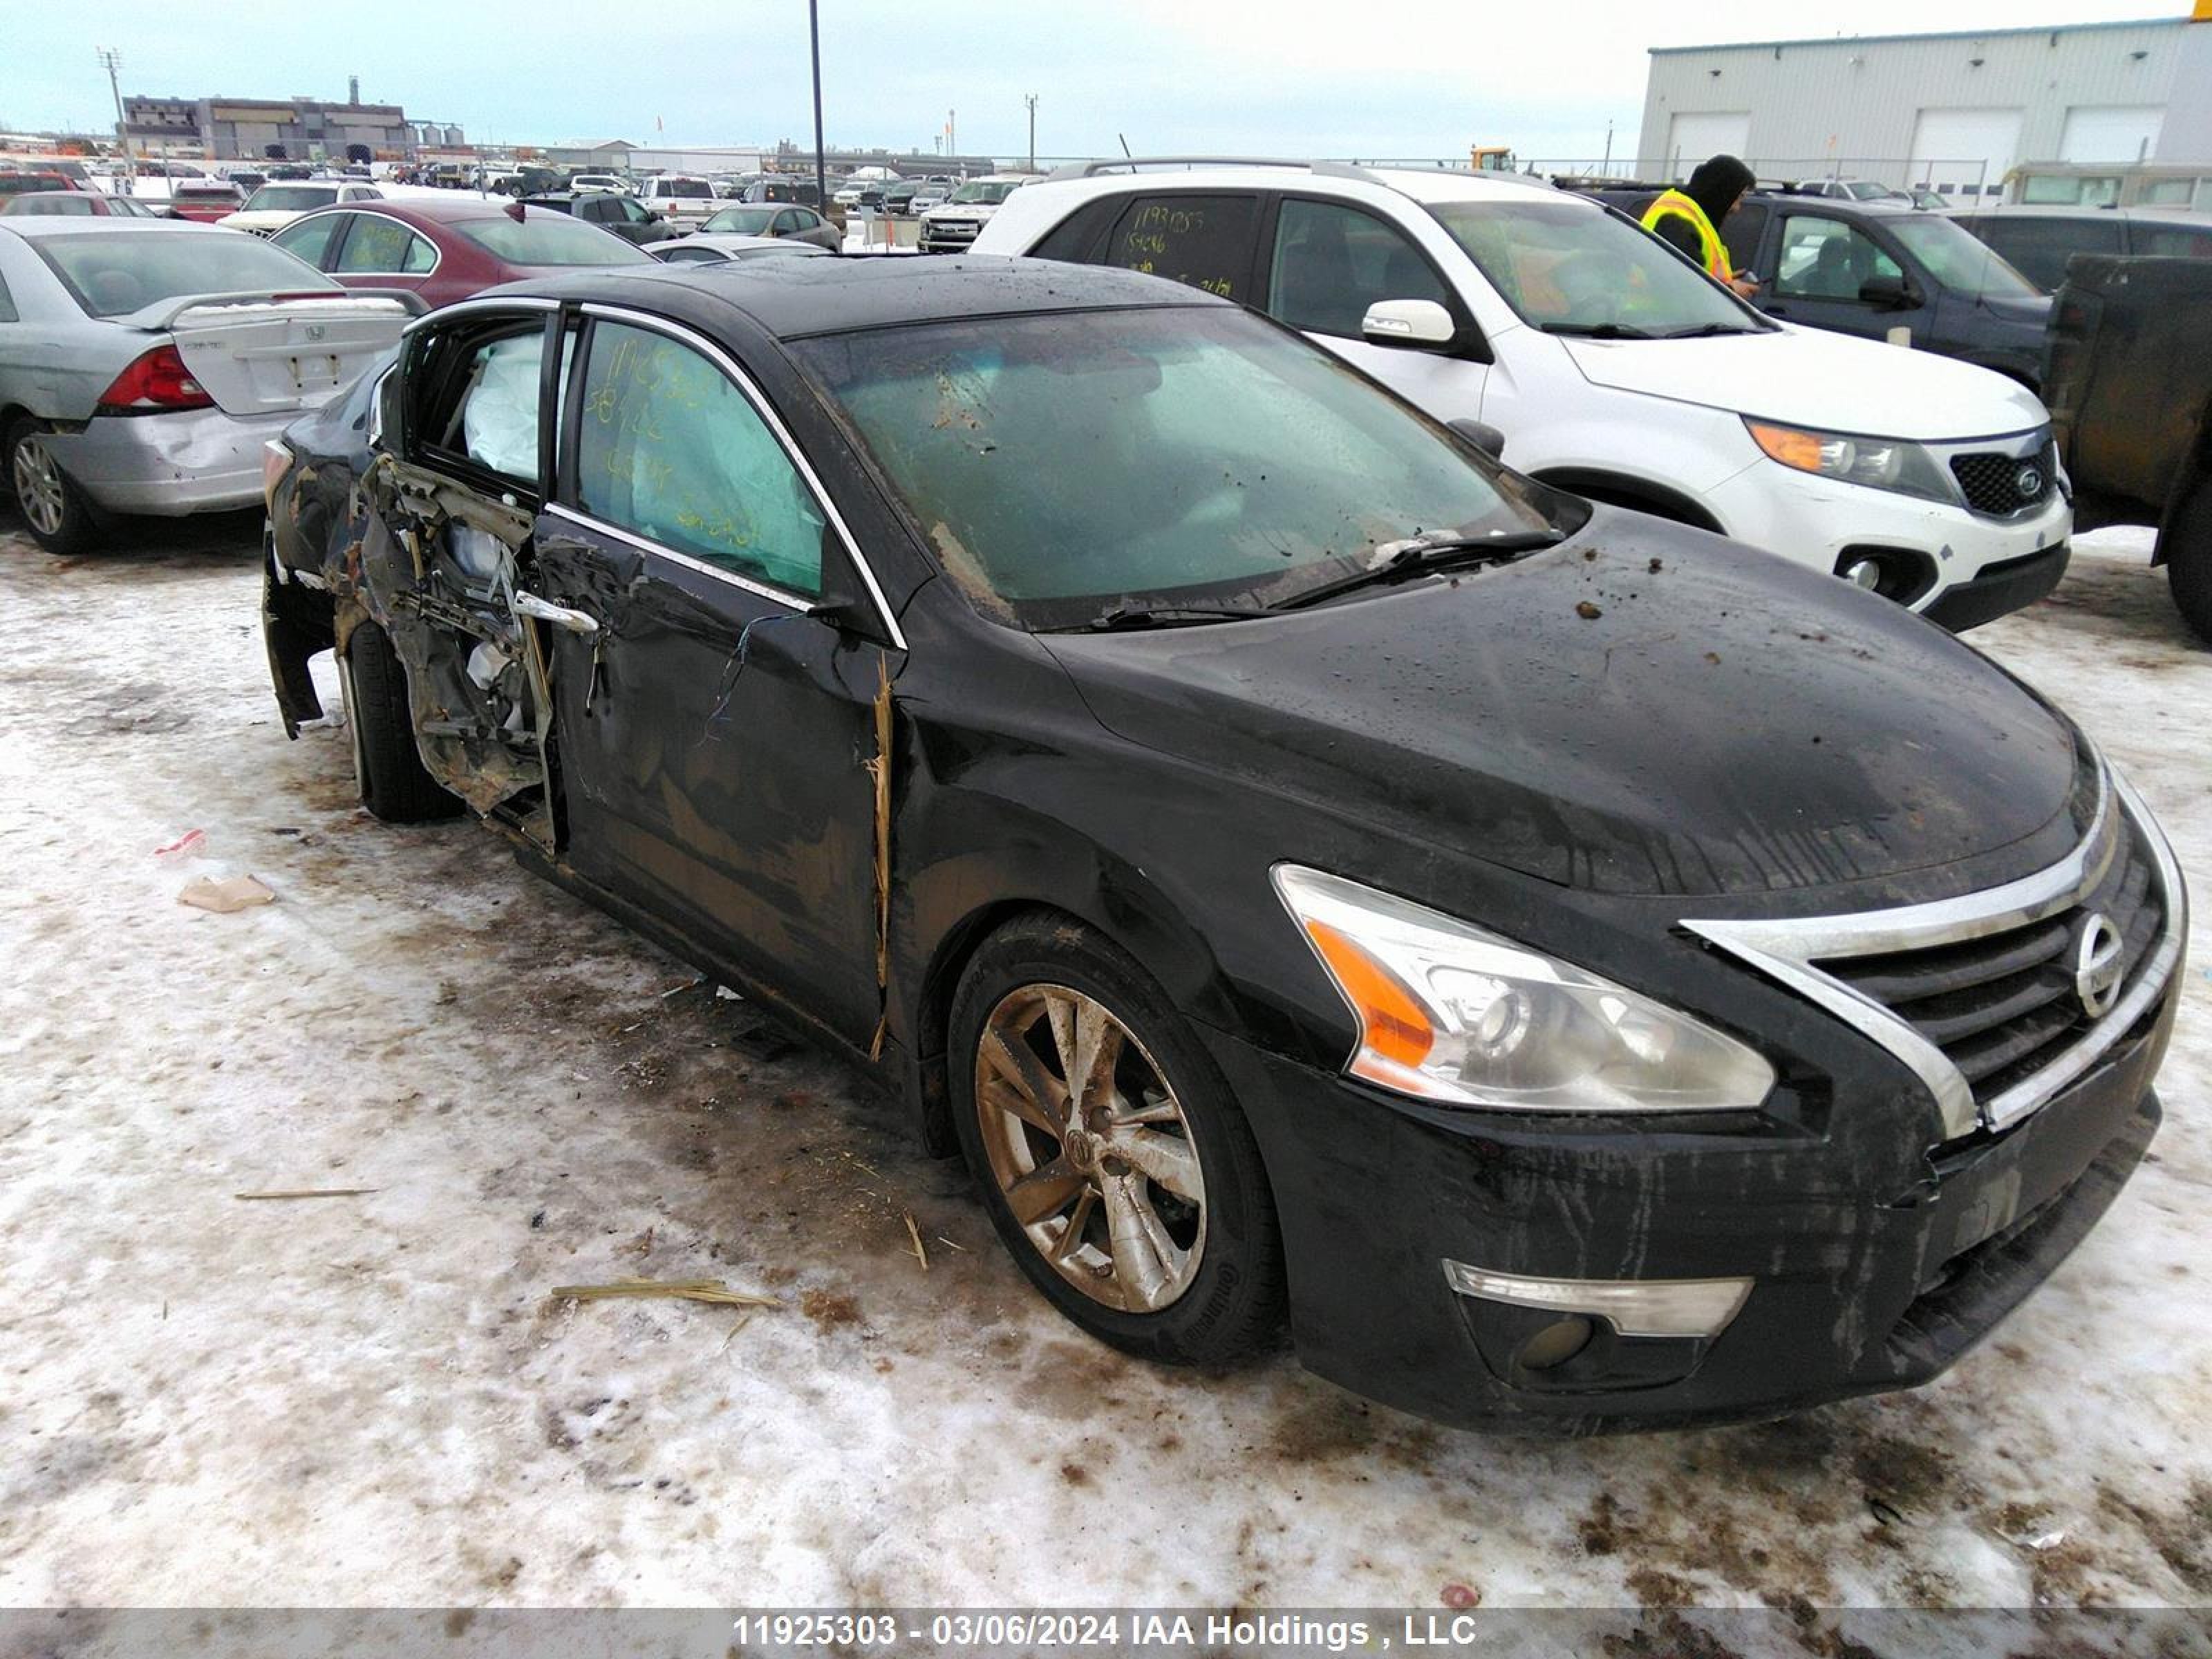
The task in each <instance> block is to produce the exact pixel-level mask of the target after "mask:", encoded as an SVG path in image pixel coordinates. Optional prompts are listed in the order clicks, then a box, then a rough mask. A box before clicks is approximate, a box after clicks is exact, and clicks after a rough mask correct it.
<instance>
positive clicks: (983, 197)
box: [947, 179, 1020, 202]
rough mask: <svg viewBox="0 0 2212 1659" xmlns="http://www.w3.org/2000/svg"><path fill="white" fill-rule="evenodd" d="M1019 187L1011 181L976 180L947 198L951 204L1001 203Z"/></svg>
mask: <svg viewBox="0 0 2212 1659" xmlns="http://www.w3.org/2000/svg"><path fill="white" fill-rule="evenodd" d="M1019 188H1020V186H1019V185H1016V184H1014V183H1012V181H1011V180H1005V179H989V180H985V179H977V180H975V182H974V183H972V184H965V185H961V186H960V188H959V189H957V190H956V191H953V192H952V194H951V196H950V197H948V198H947V199H948V200H950V201H953V202H1003V201H1005V200H1006V197H1009V196H1012V194H1013V193H1014V191H1016V190H1018V189H1019Z"/></svg>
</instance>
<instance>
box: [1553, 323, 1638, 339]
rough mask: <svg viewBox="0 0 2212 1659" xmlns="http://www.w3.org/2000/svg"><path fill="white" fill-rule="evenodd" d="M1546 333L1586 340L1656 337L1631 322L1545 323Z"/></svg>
mask: <svg viewBox="0 0 2212 1659" xmlns="http://www.w3.org/2000/svg"><path fill="white" fill-rule="evenodd" d="M1544 332H1545V333H1547V334H1572V335H1577V336H1578V337H1581V338H1583V339H1587V340H1650V339H1656V338H1657V336H1656V335H1654V334H1653V333H1652V332H1651V331H1650V329H1648V328H1638V327H1637V326H1636V325H1635V324H1633V323H1547V324H1545V325H1544Z"/></svg>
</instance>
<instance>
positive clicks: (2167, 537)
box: [2159, 477, 2212, 645]
mask: <svg viewBox="0 0 2212 1659" xmlns="http://www.w3.org/2000/svg"><path fill="white" fill-rule="evenodd" d="M2159 551H2160V553H2162V554H2163V555H2165V556H2166V587H2167V590H2168V591H2169V592H2172V595H2173V603H2174V607H2175V609H2177V610H2179V611H2180V612H2181V619H2182V620H2183V621H2184V622H2185V623H2188V624H2189V625H2190V627H2191V628H2192V629H2195V630H2196V633H2197V638H2199V639H2201V640H2203V641H2205V642H2206V643H2207V644H2208V645H2212V477H2203V478H2199V479H2198V480H2197V483H2196V486H2195V487H2194V488H2193V489H2191V491H2190V492H2189V499H2188V500H2187V501H2184V502H2182V504H2181V506H2180V507H2179V510H2178V511H2176V513H2174V515H2173V518H2172V520H2171V521H2170V522H2169V523H2168V524H2167V525H2166V530H2165V532H2164V533H2163V534H2162V535H2160V538H2159Z"/></svg>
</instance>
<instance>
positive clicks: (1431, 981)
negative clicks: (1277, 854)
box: [1274, 864, 1774, 1112]
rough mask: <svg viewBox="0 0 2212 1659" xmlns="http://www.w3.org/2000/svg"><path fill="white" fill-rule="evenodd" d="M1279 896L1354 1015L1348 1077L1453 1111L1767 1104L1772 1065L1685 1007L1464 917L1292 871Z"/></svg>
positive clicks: (1282, 875)
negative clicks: (1354, 1035) (1355, 1031)
mask: <svg viewBox="0 0 2212 1659" xmlns="http://www.w3.org/2000/svg"><path fill="white" fill-rule="evenodd" d="M1274 882H1275V891H1276V893H1277V894H1278V895H1279V896H1280V897H1281V899H1282V901H1283V903H1284V905H1285V908H1288V909H1289V911H1290V913H1291V916H1292V918H1293V919H1294V920H1295V921H1297V924H1298V927H1299V929H1300V930H1301V931H1302V932H1303V933H1304V934H1305V937H1306V942H1307V944H1309V945H1310V946H1312V948H1313V951H1314V954H1315V956H1316V957H1318V958H1319V959H1320V961H1321V964H1322V969H1324V970H1325V971H1326V972H1327V973H1328V976H1329V978H1330V979H1331V981H1334V984H1335V986H1336V988H1337V989H1338V990H1339V991H1340V992H1341V993H1342V994H1343V996H1344V1000H1346V1002H1347V1003H1349V1004H1350V1005H1351V1006H1352V1012H1353V1014H1354V1015H1355V1016H1357V1017H1358V1021H1359V1045H1358V1048H1357V1050H1356V1051H1355V1052H1354V1053H1353V1054H1352V1060H1351V1061H1350V1063H1349V1065H1348V1066H1346V1070H1347V1071H1348V1072H1350V1073H1351V1074H1352V1076H1354V1077H1358V1078H1363V1079H1366V1080H1367V1081H1368V1082H1370V1083H1374V1084H1377V1085H1380V1086H1382V1087H1383V1088H1385V1089H1391V1090H1395V1091H1397V1092H1398V1093H1400V1094H1405V1095H1412V1096H1415V1097H1419V1098H1420V1099H1423V1100H1431V1101H1437V1102H1440V1103H1444V1104H1447V1105H1455V1106H1486V1107H1495V1108H1501V1109H1510V1110H1517V1111H1543V1112H1685V1111H1723V1110H1730V1109H1739V1110H1740V1109H1745V1108H1749V1107H1755V1106H1757V1105H1758V1104H1759V1103H1760V1102H1761V1101H1763V1100H1765V1097H1766V1095H1767V1091H1769V1090H1770V1089H1771V1088H1772V1087H1773V1086H1774V1068H1773V1067H1772V1066H1769V1065H1768V1064H1767V1063H1766V1061H1765V1060H1764V1059H1763V1058H1762V1057H1761V1056H1760V1055H1759V1054H1757V1053H1755V1052H1754V1051H1753V1050H1752V1049H1750V1048H1747V1047H1746V1046H1745V1045H1744V1044H1742V1043H1741V1042H1737V1041H1736V1040H1735V1038H1734V1037H1732V1036H1727V1035H1725V1034H1724V1033H1723V1032H1720V1031H1717V1030H1713V1029H1712V1028H1711V1026H1709V1025H1705V1024H1702V1023H1701V1022H1699V1021H1698V1020H1695V1019H1692V1018H1691V1017H1690V1016H1689V1015H1687V1014H1685V1013H1682V1012H1680V1011H1679V1010H1676V1009H1673V1008H1669V1007H1668V1006H1666V1005H1665V1004H1663V1003H1660V1002H1655V1001H1653V1000H1651V999H1650V998H1649V997H1646V996H1643V995H1640V994H1638V993H1637V992H1634V991H1631V990H1627V989H1625V988H1624V987H1620V986H1618V985H1614V984H1613V983H1611V982H1610V981H1607V980H1603V979H1600V978H1599V977H1598V976H1597V975H1595V974H1591V973H1588V972H1585V971H1584V970H1583V969H1580V968H1577V967H1575V966H1573V965H1572V964H1571V963H1565V962H1560V961H1558V960H1556V959H1554V958H1553V957H1547V956H1545V955H1542V954H1541V953H1540V952H1538V951H1531V950H1529V949H1528V948H1527V947H1525V946H1523V945H1516V944H1514V943H1513V942H1512V941H1511V940H1510V939H1500V938H1499V937H1498V935H1496V934H1495V933H1486V932H1485V931H1484V930H1483V929H1481V928H1480V927H1474V926H1473V925H1471V924H1469V923H1468V922H1464V921H1456V920H1455V919H1454V918H1452V917H1450V916H1447V915H1442V914H1441V913H1439V912H1437V911H1435V910H1431V909H1427V908H1424V907H1423V906H1421V905H1418V904H1414V903H1411V902H1408V901H1407V900H1405V899H1401V898H1396V897H1394V896H1391V895H1390V894H1388V893H1383V892H1378V891H1376V890H1375V889H1373V888H1371V887H1363V886H1361V885H1359V884H1358V883H1357V882H1351V881H1346V880H1345V879H1343V878H1341V877H1338V876H1331V875H1326V874H1324V873H1322V872H1321V871H1318V870H1309V869H1305V868H1303V867H1301V866H1297V865H1293V864H1281V865H1277V866H1275V870H1274Z"/></svg>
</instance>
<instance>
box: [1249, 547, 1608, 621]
mask: <svg viewBox="0 0 2212 1659" xmlns="http://www.w3.org/2000/svg"><path fill="white" fill-rule="evenodd" d="M1564 540H1565V534H1564V533H1563V532H1559V531H1558V530H1552V529H1545V530H1516V531H1507V532H1501V533H1497V534H1492V535H1488V536H1457V535H1451V536H1444V535H1437V536H1408V537H1407V538H1406V539H1405V540H1403V541H1401V542H1385V543H1383V544H1382V546H1380V547H1378V548H1376V550H1375V554H1376V556H1375V559H1374V561H1373V562H1371V563H1370V564H1369V565H1368V566H1367V568H1365V569H1364V570H1355V571H1353V572H1352V574H1350V575H1348V576H1339V577H1338V578H1337V579H1336V580H1334V581H1326V582H1323V583H1322V584H1321V585H1320V586H1317V587H1309V588H1308V589H1306V591H1305V592H1303V593H1294V594H1292V595H1291V597H1290V598H1289V599H1281V600H1279V601H1277V602H1276V604H1275V605H1274V606H1273V609H1275V610H1277V611H1297V610H1300V609H1303V608H1304V606H1306V605H1318V604H1320V603H1321V602H1322V600H1323V599H1334V598H1335V597H1336V596H1337V595H1338V594H1340V593H1349V592H1352V590H1353V589H1354V588H1358V587H1371V586H1376V585H1378V584H1380V583H1383V582H1392V581H1401V580H1404V579H1405V578H1407V577H1408V576H1417V575H1419V574H1422V573H1423V572H1425V571H1430V570H1437V569H1441V568H1444V567H1447V566H1452V565H1480V564H1487V563H1489V562H1492V560H1499V561H1503V560H1505V559H1510V558H1513V557H1515V556H1518V555H1520V554H1522V553H1533V552H1534V551H1535V550H1537V549H1539V548H1544V547H1556V546H1558V545H1559V543H1560V542H1562V541H1564Z"/></svg>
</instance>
